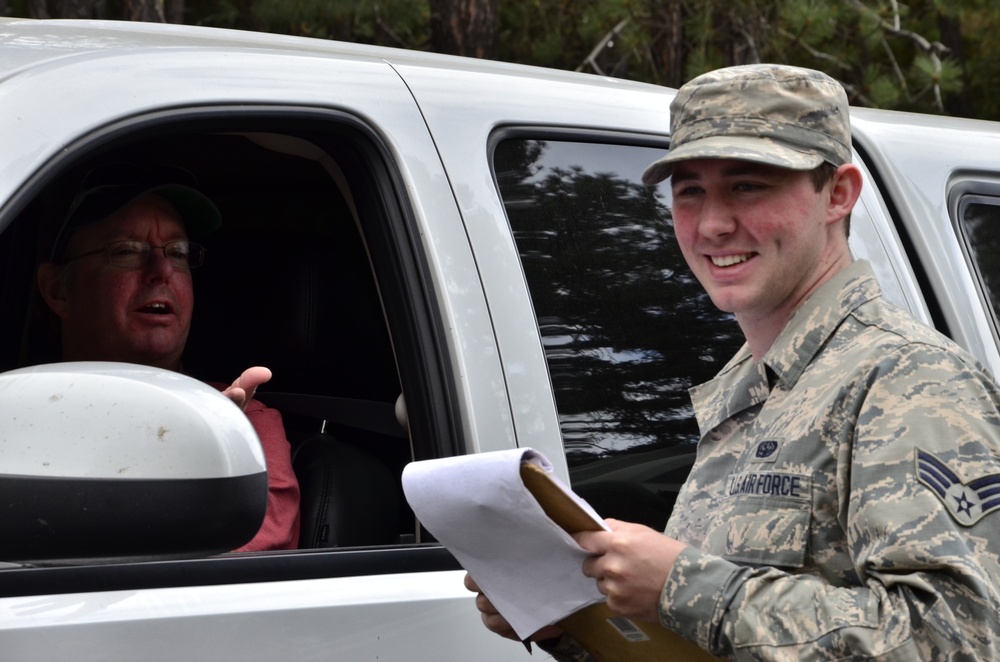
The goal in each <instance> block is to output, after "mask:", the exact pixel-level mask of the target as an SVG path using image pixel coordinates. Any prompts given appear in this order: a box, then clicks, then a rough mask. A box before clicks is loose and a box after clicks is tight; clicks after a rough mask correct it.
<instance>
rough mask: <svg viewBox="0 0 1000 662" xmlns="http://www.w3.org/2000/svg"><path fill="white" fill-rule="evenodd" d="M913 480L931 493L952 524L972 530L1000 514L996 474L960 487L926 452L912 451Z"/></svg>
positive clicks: (998, 476)
mask: <svg viewBox="0 0 1000 662" xmlns="http://www.w3.org/2000/svg"><path fill="white" fill-rule="evenodd" d="M916 461H917V478H918V479H919V480H920V482H921V483H923V484H924V485H926V486H927V487H929V488H930V489H931V491H932V492H934V494H936V495H937V496H938V498H939V499H940V500H941V503H943V504H944V505H945V507H946V508H947V509H948V512H949V513H951V516H952V517H953V518H954V519H955V521H956V522H958V523H959V524H962V525H963V526H972V525H973V524H975V523H976V522H978V521H979V520H981V519H982V518H983V517H985V516H986V515H988V514H989V513H991V512H993V511H994V510H1000V474H991V475H989V476H982V477H980V478H975V479H973V480H970V481H969V482H968V483H963V482H962V481H961V479H960V478H959V477H958V475H957V474H956V473H955V472H954V471H952V470H951V469H949V468H948V466H947V465H946V464H945V463H944V462H942V461H941V460H939V459H938V458H936V457H934V456H933V455H931V454H930V453H928V452H926V451H922V450H920V449H919V448H918V449H916Z"/></svg>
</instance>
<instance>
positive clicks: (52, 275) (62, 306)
mask: <svg viewBox="0 0 1000 662" xmlns="http://www.w3.org/2000/svg"><path fill="white" fill-rule="evenodd" d="M38 290H39V292H41V293H42V298H43V299H45V303H46V304H48V306H49V308H50V309H51V310H52V312H53V313H55V314H56V315H57V316H58V317H60V318H63V317H66V305H67V295H66V284H65V283H64V282H63V278H62V273H60V269H59V267H58V266H56V265H55V264H54V263H52V262H43V263H42V264H40V265H39V266H38Z"/></svg>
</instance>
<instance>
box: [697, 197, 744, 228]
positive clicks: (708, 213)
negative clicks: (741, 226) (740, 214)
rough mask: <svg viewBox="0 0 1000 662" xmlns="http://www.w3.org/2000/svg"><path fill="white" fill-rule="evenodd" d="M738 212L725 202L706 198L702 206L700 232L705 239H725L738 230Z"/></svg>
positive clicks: (699, 223)
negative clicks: (724, 237)
mask: <svg viewBox="0 0 1000 662" xmlns="http://www.w3.org/2000/svg"><path fill="white" fill-rule="evenodd" d="M736 214H737V210H736V209H734V208H733V206H732V205H730V204H729V203H728V202H726V201H725V200H721V199H718V198H714V199H713V198H711V197H706V199H705V201H704V202H703V203H702V206H701V218H700V219H699V221H698V232H700V233H701V234H702V235H703V236H705V237H711V238H715V237H723V236H725V235H727V234H731V233H732V232H734V231H735V230H736V225H737V220H736Z"/></svg>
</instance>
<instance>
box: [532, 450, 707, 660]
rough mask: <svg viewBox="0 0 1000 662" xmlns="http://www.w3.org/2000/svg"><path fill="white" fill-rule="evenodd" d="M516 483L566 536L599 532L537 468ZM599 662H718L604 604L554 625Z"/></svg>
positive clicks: (662, 630) (670, 633)
mask: <svg viewBox="0 0 1000 662" xmlns="http://www.w3.org/2000/svg"><path fill="white" fill-rule="evenodd" d="M520 473H521V480H522V481H523V482H524V486H525V488H527V490H528V491H529V492H530V493H531V495H532V496H533V497H534V498H535V500H536V501H538V504H539V505H540V506H541V507H542V510H543V511H544V512H545V514H546V515H547V516H548V517H549V518H550V519H551V520H552V521H553V522H555V523H556V524H558V525H559V526H560V527H562V528H563V530H564V531H566V532H567V533H570V534H573V533H577V532H579V531H600V530H601V529H602V527H601V525H600V524H599V523H598V522H595V521H594V519H593V517H592V516H591V515H590V514H589V513H587V512H586V511H585V510H583V509H582V508H581V507H580V505H579V504H577V503H576V502H574V501H573V499H572V498H570V496H569V495H568V494H566V492H565V491H563V488H562V487H560V486H559V485H558V484H556V483H555V482H554V481H553V480H552V478H551V476H550V475H549V474H548V473H547V472H545V470H543V469H542V468H541V467H538V466H536V465H534V464H531V463H530V462H522V463H521V472H520ZM559 625H560V627H562V628H563V630H565V631H566V634H568V635H570V636H571V637H573V638H574V639H575V640H576V641H577V642H579V643H580V645H581V646H583V647H584V648H586V649H587V651H588V652H590V654H591V655H593V656H594V657H595V658H597V659H598V660H599V662H625V661H626V660H627V661H628V662H670V661H671V660H673V661H676V662H719V660H720V658H717V657H715V656H714V655H711V654H710V653H708V652H706V651H704V650H703V649H701V648H699V647H698V646H696V645H695V644H694V643H692V642H691V641H688V640H687V639H685V638H684V637H682V636H680V635H679V634H677V633H676V632H673V631H671V630H667V629H666V628H663V627H660V626H659V625H658V624H656V623H645V622H640V621H633V620H631V619H628V618H625V617H623V616H617V615H615V614H614V613H612V611H611V610H610V609H609V608H608V605H607V604H606V603H603V602H602V603H599V604H594V605H590V606H589V607H584V608H583V609H580V610H579V611H577V612H574V613H573V614H570V615H569V616H567V617H565V618H564V619H562V620H561V621H559Z"/></svg>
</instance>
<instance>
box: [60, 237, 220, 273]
mask: <svg viewBox="0 0 1000 662" xmlns="http://www.w3.org/2000/svg"><path fill="white" fill-rule="evenodd" d="M154 248H158V249H160V250H161V251H163V257H165V258H166V259H167V260H168V261H169V262H170V264H171V266H173V267H174V268H175V269H194V268H195V267H200V266H201V265H202V264H204V262H205V247H204V246H202V245H201V244H196V243H195V242H193V241H186V240H183V241H168V242H167V243H165V244H163V245H162V246H152V245H150V244H149V242H146V241H135V240H125V241H115V242H112V243H110V244H108V245H107V246H105V247H104V248H98V249H97V250H96V251H88V252H86V253H80V254H79V255H74V256H73V257H68V258H66V259H65V260H63V261H62V262H61V264H67V263H69V262H72V261H73V260H79V259H80V258H82V257H90V256H91V255H100V254H102V253H103V254H104V256H105V258H106V259H107V261H108V264H109V265H111V266H112V267H118V268H119V269H141V268H142V267H144V266H146V265H147V264H149V258H150V256H151V255H152V254H153V249H154Z"/></svg>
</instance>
